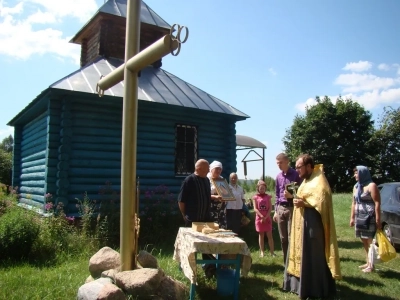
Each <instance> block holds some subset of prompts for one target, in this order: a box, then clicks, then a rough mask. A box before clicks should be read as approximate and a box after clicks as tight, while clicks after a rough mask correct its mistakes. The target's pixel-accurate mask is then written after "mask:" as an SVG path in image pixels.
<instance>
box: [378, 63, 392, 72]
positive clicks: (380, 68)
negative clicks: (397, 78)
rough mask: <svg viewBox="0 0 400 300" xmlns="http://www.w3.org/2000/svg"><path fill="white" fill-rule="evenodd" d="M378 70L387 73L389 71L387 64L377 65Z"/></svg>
mask: <svg viewBox="0 0 400 300" xmlns="http://www.w3.org/2000/svg"><path fill="white" fill-rule="evenodd" d="M378 69H379V70H381V71H389V70H390V66H389V65H388V64H379V65H378Z"/></svg>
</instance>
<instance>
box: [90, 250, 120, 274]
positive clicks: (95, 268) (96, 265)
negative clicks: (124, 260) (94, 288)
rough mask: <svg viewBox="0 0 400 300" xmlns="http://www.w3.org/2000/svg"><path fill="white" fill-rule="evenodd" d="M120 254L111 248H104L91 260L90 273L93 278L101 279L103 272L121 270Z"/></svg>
mask: <svg viewBox="0 0 400 300" xmlns="http://www.w3.org/2000/svg"><path fill="white" fill-rule="evenodd" d="M120 264H121V262H120V254H119V253H118V252H117V251H115V250H113V249H111V248H110V247H103V248H101V249H100V250H99V251H97V253H96V254H94V255H93V256H92V257H91V258H90V260H89V272H90V275H92V277H93V278H99V277H100V275H101V273H102V272H103V271H107V270H110V269H119V268H120Z"/></svg>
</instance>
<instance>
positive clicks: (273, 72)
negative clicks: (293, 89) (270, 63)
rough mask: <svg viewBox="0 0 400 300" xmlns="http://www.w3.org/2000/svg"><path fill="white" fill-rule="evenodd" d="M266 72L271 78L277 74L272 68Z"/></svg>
mask: <svg viewBox="0 0 400 300" xmlns="http://www.w3.org/2000/svg"><path fill="white" fill-rule="evenodd" d="M268 71H269V73H270V74H271V75H272V76H276V75H277V74H278V73H276V71H275V70H274V68H269V69H268Z"/></svg>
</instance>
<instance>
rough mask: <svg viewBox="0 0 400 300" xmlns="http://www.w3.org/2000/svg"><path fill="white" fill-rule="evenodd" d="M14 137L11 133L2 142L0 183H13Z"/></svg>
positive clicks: (0, 148) (0, 149) (0, 147)
mask: <svg viewBox="0 0 400 300" xmlns="http://www.w3.org/2000/svg"><path fill="white" fill-rule="evenodd" d="M13 148H14V139H13V137H12V136H11V135H10V136H9V137H6V138H5V139H3V141H2V142H1V143H0V183H4V184H6V185H11V172H12V152H13Z"/></svg>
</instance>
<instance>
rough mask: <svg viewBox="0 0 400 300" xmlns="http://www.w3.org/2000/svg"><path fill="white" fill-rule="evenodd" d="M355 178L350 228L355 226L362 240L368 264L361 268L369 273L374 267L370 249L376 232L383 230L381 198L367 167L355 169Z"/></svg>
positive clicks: (357, 235)
mask: <svg viewBox="0 0 400 300" xmlns="http://www.w3.org/2000/svg"><path fill="white" fill-rule="evenodd" d="M354 178H355V179H356V180H357V183H356V184H355V186H354V189H353V202H352V205H351V215H350V226H351V227H353V226H355V232H356V237H358V238H360V239H361V242H362V243H363V246H364V250H365V254H366V264H364V265H361V266H359V268H360V269H362V271H363V272H364V273H369V272H371V271H372V270H373V265H372V263H370V262H369V261H368V249H369V246H370V245H371V243H372V240H373V238H374V236H375V233H376V230H377V229H381V197H380V194H379V190H378V187H377V186H376V184H375V183H374V182H373V181H372V178H371V174H370V172H369V170H368V168H367V167H365V166H357V167H356V168H354Z"/></svg>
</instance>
